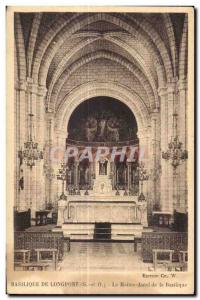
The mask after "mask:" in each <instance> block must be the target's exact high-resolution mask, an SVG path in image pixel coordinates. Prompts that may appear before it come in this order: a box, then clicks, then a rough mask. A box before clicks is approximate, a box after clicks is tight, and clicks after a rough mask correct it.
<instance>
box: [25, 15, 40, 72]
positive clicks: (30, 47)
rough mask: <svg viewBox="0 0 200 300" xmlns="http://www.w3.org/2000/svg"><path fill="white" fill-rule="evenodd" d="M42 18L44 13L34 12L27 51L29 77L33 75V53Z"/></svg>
mask: <svg viewBox="0 0 200 300" xmlns="http://www.w3.org/2000/svg"><path fill="white" fill-rule="evenodd" d="M41 19H42V13H36V14H34V18H33V22H32V26H31V32H30V37H29V42H28V51H27V73H28V76H29V77H31V68H32V61H33V53H34V49H35V43H36V39H37V34H38V30H39V26H40V22H41Z"/></svg>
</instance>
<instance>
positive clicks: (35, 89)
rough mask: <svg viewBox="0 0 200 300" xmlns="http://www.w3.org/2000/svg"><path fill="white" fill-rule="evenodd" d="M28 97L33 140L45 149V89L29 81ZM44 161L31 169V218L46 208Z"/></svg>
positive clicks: (38, 162) (41, 149) (39, 147)
mask: <svg viewBox="0 0 200 300" xmlns="http://www.w3.org/2000/svg"><path fill="white" fill-rule="evenodd" d="M28 85H29V86H28V90H29V91H28V92H29V93H28V96H29V100H30V106H32V112H33V114H34V116H33V118H32V123H33V131H32V135H33V140H34V141H35V142H37V143H38V150H40V151H43V149H44V135H45V95H46V89H45V87H41V86H38V85H36V84H33V82H32V79H31V78H29V79H28ZM43 165H44V161H43V160H41V161H36V163H35V166H34V167H32V169H30V181H31V182H30V192H31V195H30V200H31V202H32V206H31V216H32V217H33V218H34V217H35V212H36V211H37V210H40V209H44V208H45V177H44V169H43Z"/></svg>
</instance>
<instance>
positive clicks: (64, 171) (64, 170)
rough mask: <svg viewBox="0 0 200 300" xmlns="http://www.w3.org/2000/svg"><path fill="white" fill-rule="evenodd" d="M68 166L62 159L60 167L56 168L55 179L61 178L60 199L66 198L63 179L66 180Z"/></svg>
mask: <svg viewBox="0 0 200 300" xmlns="http://www.w3.org/2000/svg"><path fill="white" fill-rule="evenodd" d="M67 171H68V166H67V164H66V163H64V162H63V161H62V162H61V168H59V169H58V174H57V180H62V194H61V195H60V200H67V196H66V195H65V192H64V187H65V181H66V180H67Z"/></svg>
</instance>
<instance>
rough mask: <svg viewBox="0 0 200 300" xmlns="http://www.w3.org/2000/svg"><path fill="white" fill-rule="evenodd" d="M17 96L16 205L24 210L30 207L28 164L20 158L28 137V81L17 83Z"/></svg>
mask: <svg viewBox="0 0 200 300" xmlns="http://www.w3.org/2000/svg"><path fill="white" fill-rule="evenodd" d="M15 91H16V92H15V97H16V108H15V112H16V141H15V143H16V145H15V146H16V165H15V174H16V176H15V188H16V193H15V195H16V200H15V206H16V208H17V210H19V211H23V210H27V209H28V208H29V204H30V203H29V202H28V195H29V194H30V193H29V186H28V180H27V176H28V174H27V172H28V170H27V166H26V165H25V163H24V161H23V160H22V159H20V158H19V151H20V150H23V149H24V142H25V141H27V139H28V123H27V122H28V118H27V116H28V102H27V82H26V81H19V82H17V83H16V85H15ZM22 177H23V180H24V188H23V189H21V188H20V186H19V180H20V178H22Z"/></svg>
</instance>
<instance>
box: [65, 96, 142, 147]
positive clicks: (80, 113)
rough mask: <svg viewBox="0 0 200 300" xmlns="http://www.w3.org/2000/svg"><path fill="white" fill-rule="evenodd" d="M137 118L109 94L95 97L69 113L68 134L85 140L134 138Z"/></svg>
mask: <svg viewBox="0 0 200 300" xmlns="http://www.w3.org/2000/svg"><path fill="white" fill-rule="evenodd" d="M137 130H138V127H137V122H136V119H135V116H134V114H133V113H132V111H131V110H130V109H129V108H128V107H127V106H126V105H125V104H124V103H122V102H121V101H119V100H117V99H114V98H111V97H103V96H101V97H94V98H90V99H88V100H86V101H84V102H83V103H81V104H80V105H79V106H78V107H77V108H76V109H75V111H74V112H73V113H72V115H71V117H70V120H69V124H68V138H69V139H71V140H75V141H84V142H104V143H106V142H122V141H135V142H136V141H137Z"/></svg>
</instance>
